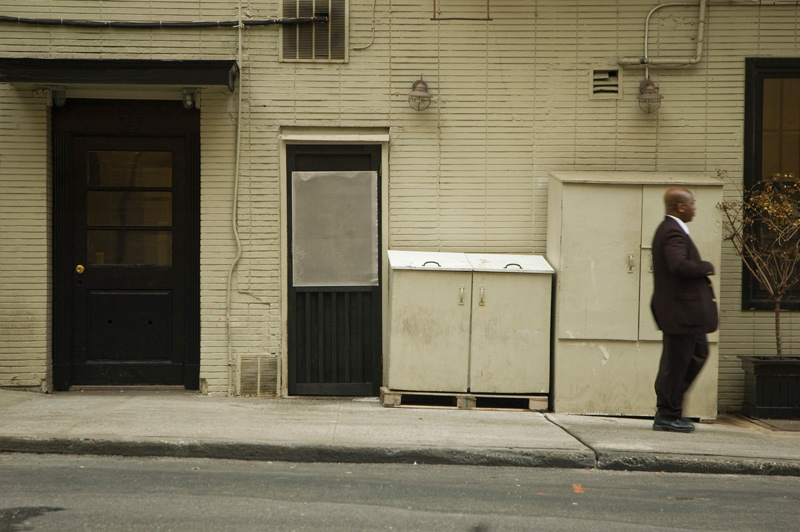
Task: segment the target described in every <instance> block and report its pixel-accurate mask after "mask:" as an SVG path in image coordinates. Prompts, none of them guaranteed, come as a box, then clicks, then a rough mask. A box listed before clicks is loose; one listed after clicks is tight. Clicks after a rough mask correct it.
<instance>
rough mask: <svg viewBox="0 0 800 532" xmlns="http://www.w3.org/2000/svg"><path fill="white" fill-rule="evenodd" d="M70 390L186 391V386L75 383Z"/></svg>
mask: <svg viewBox="0 0 800 532" xmlns="http://www.w3.org/2000/svg"><path fill="white" fill-rule="evenodd" d="M69 391H70V392H185V391H187V390H186V387H185V386H180V385H177V386H167V385H153V386H146V385H131V386H108V385H75V386H70V387H69Z"/></svg>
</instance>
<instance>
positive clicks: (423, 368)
mask: <svg viewBox="0 0 800 532" xmlns="http://www.w3.org/2000/svg"><path fill="white" fill-rule="evenodd" d="M389 264H390V282H389V283H390V284H389V292H390V303H389V315H390V318H389V320H390V322H389V329H390V330H389V350H388V353H387V356H386V364H385V369H386V374H385V378H384V381H385V383H386V386H388V387H389V388H391V389H395V390H421V391H432V392H435V391H447V392H467V391H469V392H472V393H548V391H549V388H550V315H551V291H552V289H551V287H552V273H553V269H552V268H551V267H550V265H549V264H547V261H546V260H545V259H544V258H543V257H539V256H531V255H498V254H469V255H465V254H463V253H428V252H414V251H394V250H392V251H389Z"/></svg>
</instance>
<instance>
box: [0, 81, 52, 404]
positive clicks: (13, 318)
mask: <svg viewBox="0 0 800 532" xmlns="http://www.w3.org/2000/svg"><path fill="white" fill-rule="evenodd" d="M44 102H45V98H44V96H43V95H35V94H33V93H31V92H24V93H20V92H16V91H14V90H10V88H9V87H8V86H4V85H0V386H14V387H23V388H36V389H44V390H46V389H48V387H49V386H50V385H51V364H50V361H51V346H50V344H51V335H50V330H51V329H50V316H51V302H52V297H51V283H50V277H51V276H50V230H49V227H50V213H51V212H52V209H51V197H50V186H49V183H50V180H49V175H50V164H49V162H48V161H49V157H48V149H49V143H48V142H47V135H46V132H47V130H48V123H47V117H48V113H47V108H46V107H45V105H44Z"/></svg>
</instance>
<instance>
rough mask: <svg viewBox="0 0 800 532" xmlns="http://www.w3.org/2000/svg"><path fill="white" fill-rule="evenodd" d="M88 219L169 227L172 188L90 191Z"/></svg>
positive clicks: (96, 222)
mask: <svg viewBox="0 0 800 532" xmlns="http://www.w3.org/2000/svg"><path fill="white" fill-rule="evenodd" d="M86 223H87V224H88V225H89V226H98V225H113V226H131V225H134V226H136V225H138V226H142V225H144V226H148V225H151V226H160V227H164V226H167V227H168V226H170V225H172V192H135V191H125V192H105V191H90V192H89V193H88V197H87V211H86Z"/></svg>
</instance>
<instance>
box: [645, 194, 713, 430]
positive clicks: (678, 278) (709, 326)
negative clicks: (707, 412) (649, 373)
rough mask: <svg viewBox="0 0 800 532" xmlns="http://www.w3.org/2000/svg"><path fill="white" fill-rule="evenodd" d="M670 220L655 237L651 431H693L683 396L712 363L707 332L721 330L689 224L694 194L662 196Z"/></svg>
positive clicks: (707, 268) (707, 266)
mask: <svg viewBox="0 0 800 532" xmlns="http://www.w3.org/2000/svg"><path fill="white" fill-rule="evenodd" d="M664 204H665V207H666V214H667V215H666V216H665V217H664V221H663V222H661V225H660V226H659V227H658V229H657V230H656V234H655V236H654V237H653V280H654V288H653V300H652V302H651V304H650V308H651V309H652V311H653V316H654V317H655V320H656V323H657V324H658V328H659V329H661V331H662V333H663V337H664V340H663V350H662V352H661V363H660V365H659V369H658V376H657V377H656V383H655V388H656V405H657V407H658V410H657V412H656V416H655V420H654V421H653V430H664V431H670V432H692V431H693V430H694V425H692V423H690V422H689V420H687V419H686V418H683V417H682V416H683V396H684V394H685V393H686V390H688V389H689V386H690V385H691V384H692V382H693V381H694V379H695V377H697V375H698V373H700V370H701V369H702V368H703V364H704V363H705V361H706V359H707V358H708V340H707V339H706V333H710V332H713V331H715V330H716V329H717V323H718V317H717V300H716V298H715V297H714V291H713V289H712V287H711V280H710V279H709V278H708V276H710V275H714V266H713V265H712V264H711V263H710V262H707V261H704V260H702V259H701V258H700V253H699V252H698V251H697V248H696V247H695V245H694V243H693V242H692V239H691V238H689V228H688V227H687V225H686V224H687V223H688V222H690V221H691V220H692V218H694V214H695V203H694V197H693V196H692V193H691V192H689V191H688V190H686V189H685V188H679V187H673V188H670V189H669V190H667V192H666V194H664Z"/></svg>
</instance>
